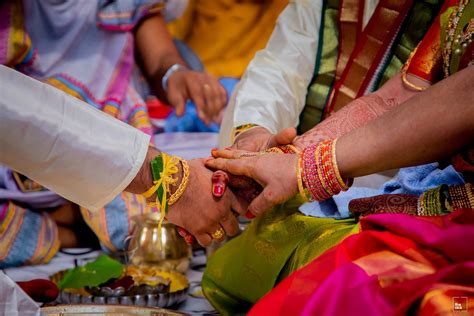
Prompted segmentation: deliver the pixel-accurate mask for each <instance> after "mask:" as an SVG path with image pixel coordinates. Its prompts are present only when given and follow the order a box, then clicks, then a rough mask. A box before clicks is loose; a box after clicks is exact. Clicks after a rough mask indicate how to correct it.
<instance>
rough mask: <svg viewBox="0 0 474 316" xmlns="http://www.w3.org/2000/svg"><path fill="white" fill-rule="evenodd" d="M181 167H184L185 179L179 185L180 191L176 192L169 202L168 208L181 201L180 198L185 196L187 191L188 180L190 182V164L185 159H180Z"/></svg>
mask: <svg viewBox="0 0 474 316" xmlns="http://www.w3.org/2000/svg"><path fill="white" fill-rule="evenodd" d="M180 162H181V165H182V166H183V179H182V180H181V183H180V184H179V187H178V189H177V190H176V192H174V193H173V194H172V195H171V196H170V198H169V200H168V206H171V205H173V204H174V203H176V201H178V200H179V198H180V197H181V196H182V195H183V193H184V191H185V190H186V187H187V185H188V180H189V165H188V162H187V161H186V160H184V159H180Z"/></svg>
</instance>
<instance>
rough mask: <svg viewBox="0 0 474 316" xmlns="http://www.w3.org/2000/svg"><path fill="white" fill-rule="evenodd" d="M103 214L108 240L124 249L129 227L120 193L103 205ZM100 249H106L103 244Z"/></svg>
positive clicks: (118, 247)
mask: <svg viewBox="0 0 474 316" xmlns="http://www.w3.org/2000/svg"><path fill="white" fill-rule="evenodd" d="M105 216H106V220H107V232H108V234H109V238H110V241H111V242H112V244H113V245H114V246H115V247H116V248H117V249H124V248H125V238H127V236H128V229H129V227H128V212H127V206H126V205H125V202H124V200H123V199H122V197H121V195H118V196H116V197H115V198H114V199H113V200H112V201H111V202H110V203H109V204H107V205H106V206H105ZM102 249H103V250H106V251H107V249H106V248H105V247H103V246H102Z"/></svg>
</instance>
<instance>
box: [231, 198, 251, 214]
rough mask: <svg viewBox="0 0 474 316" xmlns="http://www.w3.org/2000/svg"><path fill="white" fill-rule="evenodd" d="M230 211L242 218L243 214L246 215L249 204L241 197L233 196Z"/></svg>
mask: <svg viewBox="0 0 474 316" xmlns="http://www.w3.org/2000/svg"><path fill="white" fill-rule="evenodd" d="M230 205H231V209H232V210H233V211H234V212H236V213H238V214H239V215H241V216H243V215H244V214H246V213H247V210H248V207H249V202H247V201H246V200H245V199H243V198H242V197H240V196H238V195H236V194H233V197H232V201H231V204H230Z"/></svg>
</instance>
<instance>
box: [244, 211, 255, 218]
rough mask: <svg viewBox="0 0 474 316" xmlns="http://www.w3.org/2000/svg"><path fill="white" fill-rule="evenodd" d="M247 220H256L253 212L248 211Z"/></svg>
mask: <svg viewBox="0 0 474 316" xmlns="http://www.w3.org/2000/svg"><path fill="white" fill-rule="evenodd" d="M245 218H247V219H254V218H255V215H253V214H252V212H250V211H247V213H245Z"/></svg>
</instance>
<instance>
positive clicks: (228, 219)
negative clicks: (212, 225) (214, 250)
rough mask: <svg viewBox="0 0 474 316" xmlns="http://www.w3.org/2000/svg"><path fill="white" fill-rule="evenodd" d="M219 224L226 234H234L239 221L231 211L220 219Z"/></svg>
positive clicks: (237, 229)
mask: <svg viewBox="0 0 474 316" xmlns="http://www.w3.org/2000/svg"><path fill="white" fill-rule="evenodd" d="M221 226H222V228H224V231H225V232H226V234H227V235H228V236H235V235H237V233H238V232H239V222H238V221H237V218H236V217H235V216H234V215H233V214H231V213H229V214H228V215H227V216H225V217H224V218H223V219H222V220H221Z"/></svg>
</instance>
